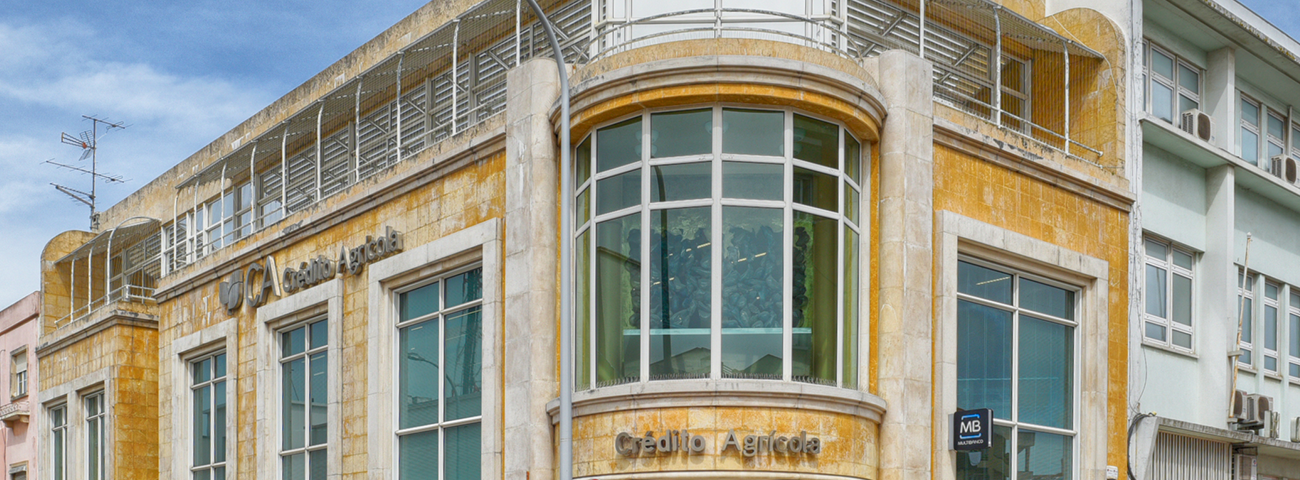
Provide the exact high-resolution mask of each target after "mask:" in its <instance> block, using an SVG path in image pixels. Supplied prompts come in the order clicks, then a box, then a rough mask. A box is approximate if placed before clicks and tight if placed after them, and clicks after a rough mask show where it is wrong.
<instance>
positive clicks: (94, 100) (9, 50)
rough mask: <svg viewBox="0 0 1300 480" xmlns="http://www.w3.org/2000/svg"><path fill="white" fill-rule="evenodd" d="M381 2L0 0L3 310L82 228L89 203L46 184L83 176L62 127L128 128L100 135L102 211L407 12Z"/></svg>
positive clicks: (83, 181)
mask: <svg viewBox="0 0 1300 480" xmlns="http://www.w3.org/2000/svg"><path fill="white" fill-rule="evenodd" d="M424 3H425V1H423V0H388V1H384V2H357V1H352V2H338V1H296V0H294V1H280V2H262V1H251V0H222V1H211V0H190V1H185V2H103V1H96V2H90V1H75V2H73V1H53V2H37V1H25V0H0V11H3V12H4V14H3V15H0V249H3V251H4V253H3V254H2V255H3V256H4V257H5V258H6V259H7V260H8V261H7V262H6V264H7V266H6V268H5V270H6V274H5V275H0V308H3V307H4V306H7V305H9V304H11V303H13V302H15V301H17V300H18V299H19V298H22V297H23V296H24V295H26V294H28V293H31V292H33V291H35V290H36V289H37V288H39V273H38V272H39V267H40V265H39V257H40V253H41V250H42V249H43V248H44V246H45V243H46V242H47V241H48V240H49V239H50V238H52V237H53V236H54V235H57V234H58V233H60V232H63V231H66V230H84V229H87V228H88V227H89V223H90V222H89V209H88V208H86V207H85V206H83V205H82V204H80V203H77V202H76V201H74V200H72V199H70V198H67V197H66V196H64V195H63V194H61V193H58V192H56V191H55V190H54V188H53V187H51V186H50V183H51V182H56V183H60V184H64V185H67V186H69V187H72V188H76V189H79V190H86V189H89V187H90V184H89V178H88V177H85V176H82V175H80V174H77V173H73V172H69V171H66V170H62V169H58V168H55V167H53V166H50V165H42V164H41V163H42V162H44V161H45V160H50V159H53V160H54V161H57V162H60V163H73V164H75V163H77V162H78V160H77V159H78V156H79V154H80V152H79V150H78V149H77V148H74V147H71V146H67V145H63V144H61V143H59V135H60V133H62V132H68V133H72V134H77V133H79V132H82V131H85V130H88V129H90V123H89V122H87V121H84V120H82V118H81V116H82V115H97V116H100V117H103V118H107V119H110V120H114V121H123V122H126V124H127V125H129V128H127V129H125V130H117V131H114V132H112V133H110V134H108V135H107V136H104V137H102V138H101V140H100V143H99V145H100V148H99V158H100V161H101V171H105V172H108V173H115V174H118V175H121V176H123V177H125V178H127V179H128V180H129V181H128V182H127V183H125V184H115V185H105V184H102V183H101V184H100V185H99V192H98V193H99V203H100V209H101V210H103V209H106V208H108V207H109V206H111V205H113V204H115V203H117V202H118V201H119V200H121V199H122V198H123V197H125V196H126V195H128V194H130V193H131V192H133V191H135V190H136V189H139V188H141V187H143V186H144V185H145V184H147V183H148V182H149V181H151V180H153V179H154V178H155V177H157V176H158V175H159V174H161V173H162V172H163V171H165V170H166V169H167V168H169V167H171V166H172V165H174V164H176V163H177V162H179V161H181V160H183V159H185V158H186V157H188V156H189V155H190V154H192V153H194V152H196V151H198V150H199V149H200V148H202V147H204V146H205V145H207V144H208V143H210V142H211V141H212V140H213V139H215V138H217V136H219V135H221V134H223V133H225V132H226V131H228V130H230V129H231V128H233V127H234V126H236V125H238V124H239V123H240V122H242V121H244V120H245V119H247V118H248V117H250V116H252V115H253V114H254V113H256V112H257V111H258V110H260V109H261V108H263V107H265V106H266V105H268V104H270V103H271V102H272V101H274V100H275V99H277V98H279V97H280V96H281V95H284V94H285V93H287V92H288V91H289V90H291V89H293V88H294V87H296V86H298V85H300V84H301V83H302V82H304V81H306V80H307V79H308V78H311V76H313V75H315V74H316V73H317V72H320V71H321V70H323V69H324V68H325V67H327V66H329V65H330V64H332V63H334V62H335V61H337V60H338V59H339V58H342V57H343V56H344V55H346V54H348V53H349V52H351V51H352V50H354V49H356V48H357V47H359V46H360V45H361V44H362V43H365V42H366V41H368V40H370V39H371V38H374V36H375V35H377V34H379V33H380V32H382V31H384V29H386V28H388V27H389V26H391V25H393V24H394V23H396V22H397V21H399V20H401V19H402V18H404V17H405V16H407V15H408V14H410V13H411V12H414V11H415V10H416V9H418V8H419V7H420V6H421V5H423V4H424Z"/></svg>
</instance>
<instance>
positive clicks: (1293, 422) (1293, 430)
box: [1291, 417, 1300, 443]
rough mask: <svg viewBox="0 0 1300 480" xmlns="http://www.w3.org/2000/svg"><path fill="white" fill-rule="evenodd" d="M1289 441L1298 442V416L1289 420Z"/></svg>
mask: <svg viewBox="0 0 1300 480" xmlns="http://www.w3.org/2000/svg"><path fill="white" fill-rule="evenodd" d="M1291 442H1292V443H1300V417H1295V418H1294V419H1292V420H1291Z"/></svg>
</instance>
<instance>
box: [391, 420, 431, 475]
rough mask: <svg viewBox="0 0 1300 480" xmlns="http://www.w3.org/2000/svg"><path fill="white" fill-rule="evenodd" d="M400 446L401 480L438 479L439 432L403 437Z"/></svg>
mask: <svg viewBox="0 0 1300 480" xmlns="http://www.w3.org/2000/svg"><path fill="white" fill-rule="evenodd" d="M400 438H401V440H399V445H398V447H397V448H398V453H397V455H398V475H399V476H400V478H401V480H426V479H437V478H438V431H437V430H430V431H428V432H421V433H416V434H413V435H403V436H402V437H400Z"/></svg>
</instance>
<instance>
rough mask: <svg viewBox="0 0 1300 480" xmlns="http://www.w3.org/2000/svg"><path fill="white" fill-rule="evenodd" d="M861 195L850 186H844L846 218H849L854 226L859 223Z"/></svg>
mask: <svg viewBox="0 0 1300 480" xmlns="http://www.w3.org/2000/svg"><path fill="white" fill-rule="evenodd" d="M861 203H862V200H861V194H859V193H858V191H857V190H854V189H853V187H851V186H849V184H847V183H846V184H844V218H847V219H848V220H849V221H850V222H853V224H854V225H861V224H860V223H858V207H859V206H860V205H861Z"/></svg>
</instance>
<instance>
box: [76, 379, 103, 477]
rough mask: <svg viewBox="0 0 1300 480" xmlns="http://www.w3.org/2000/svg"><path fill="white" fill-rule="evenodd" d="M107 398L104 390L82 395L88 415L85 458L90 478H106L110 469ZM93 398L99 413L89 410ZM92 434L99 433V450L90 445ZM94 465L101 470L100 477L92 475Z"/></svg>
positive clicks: (83, 404) (83, 405) (82, 404)
mask: <svg viewBox="0 0 1300 480" xmlns="http://www.w3.org/2000/svg"><path fill="white" fill-rule="evenodd" d="M106 398H107V397H106V396H105V395H104V391H103V390H97V391H95V392H92V393H88V394H86V395H82V397H81V406H82V409H84V410H85V415H86V417H85V420H86V421H85V424H86V436H85V439H86V443H85V445H86V457H85V458H86V461H87V462H88V463H87V464H86V465H87V471H86V475H87V478H89V479H90V480H104V479H106V478H108V471H107V470H108V468H107V467H108V462H107V461H106V457H107V456H108V435H107V432H108V426H107V424H108V414H107V410H108V403H107V402H105V399H106ZM92 400H94V401H96V403H97V404H98V406H99V410H98V413H95V414H94V415H92V414H90V410H89V408H90V404H91V401H92ZM92 423H93V424H94V426H91V425H92ZM95 429H98V430H99V431H98V432H96V431H95ZM92 435H98V437H99V448H98V449H97V450H96V449H92V448H91V446H90V439H91V438H92ZM92 466H95V467H97V471H98V472H99V476H98V477H93V476H91V473H90V470H89V468H90V467H92Z"/></svg>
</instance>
